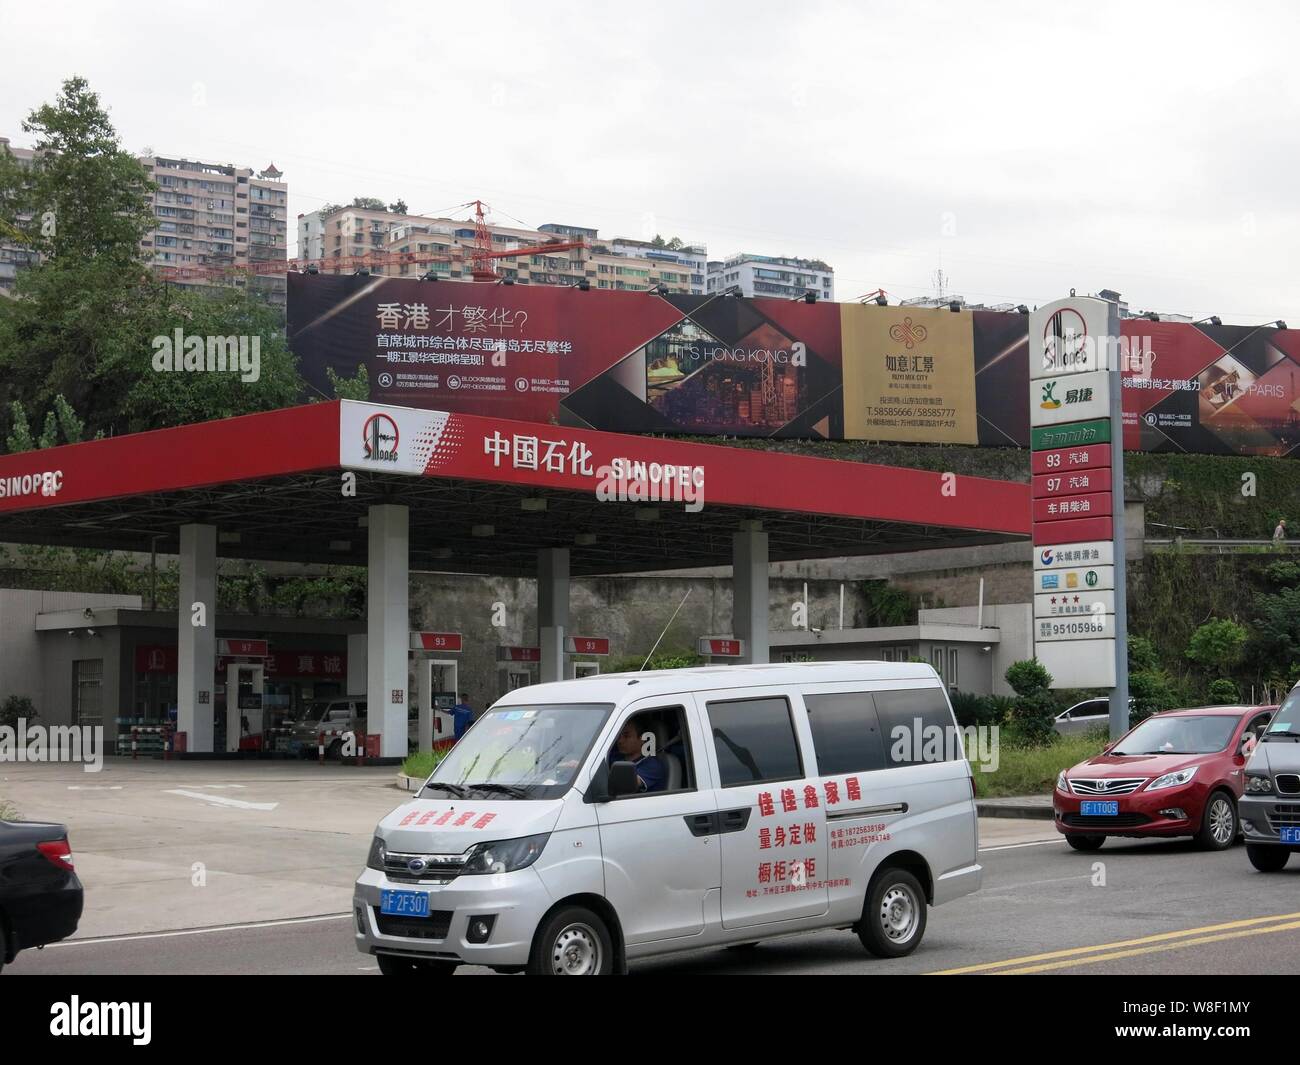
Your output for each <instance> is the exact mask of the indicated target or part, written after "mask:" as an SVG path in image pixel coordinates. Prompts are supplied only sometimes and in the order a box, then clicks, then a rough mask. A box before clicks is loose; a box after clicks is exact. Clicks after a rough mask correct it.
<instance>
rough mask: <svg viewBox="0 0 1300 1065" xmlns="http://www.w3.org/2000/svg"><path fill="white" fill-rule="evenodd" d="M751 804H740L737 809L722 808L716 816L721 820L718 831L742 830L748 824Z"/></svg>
mask: <svg viewBox="0 0 1300 1065" xmlns="http://www.w3.org/2000/svg"><path fill="white" fill-rule="evenodd" d="M752 810H753V807H752V806H742V807H740V808H739V809H737V810H723V811H722V812H721V813H720V814H719V815H718V817H719V818H720V820H721V826H720V828H719V831H720V832H742V831H744V828H745V826H746V825H748V824H749V815H750V813H751V812H752Z"/></svg>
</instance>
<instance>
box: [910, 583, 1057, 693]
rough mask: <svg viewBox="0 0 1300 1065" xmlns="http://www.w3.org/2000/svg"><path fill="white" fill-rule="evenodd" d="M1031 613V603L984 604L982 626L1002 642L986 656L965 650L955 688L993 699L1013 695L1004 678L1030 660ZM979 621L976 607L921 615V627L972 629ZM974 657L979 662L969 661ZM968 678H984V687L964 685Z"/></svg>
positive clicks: (962, 607)
mask: <svg viewBox="0 0 1300 1065" xmlns="http://www.w3.org/2000/svg"><path fill="white" fill-rule="evenodd" d="M1033 613H1034V608H1033V605H1032V604H1030V603H999V604H995V605H992V606H990V605H989V604H988V602H987V601H986V602H985V604H984V614H983V620H982V624H983V625H984V626H985V627H986V628H996V629H998V630H999V632H1000V634H1001V637H1002V638H1001V639H1000V640H999V641H998V642H997V643H995V644H991V645H990V646H991V647H992V651H990V653H989V654H987V655H985V654H983V653H982V652H979V650H978V648H976V649H974V650H972V649H970V648H966V649H964V651H965V653H964V654H963V655H962V657H961V660H960V662H959V664H958V677H957V680H958V686H959V687H960V688H961V689H962V690H963V691H972V692H978V693H980V694H993V695H1011V694H1012V691H1011V686H1010V685H1009V684H1008V683H1007V682H1006V677H1005V674H1006V671H1007V667H1008V666H1009V665H1011V663H1012V662H1018V661H1020V660H1021V659H1023V658H1029V657H1030V656H1031V655H1032V654H1033V646H1034V645H1033V631H1034V617H1033ZM978 617H979V610H978V606H961V607H945V608H942V609H935V610H924V611H922V612H921V621H922V622H923V623H927V622H935V623H939V622H943V623H947V624H955V625H971V626H973V625H975V623H976V621H977V619H978ZM974 654H978V656H979V657H978V659H974V660H973V659H972V657H971V656H972V655H974ZM968 663H969V668H971V669H972V673H971V674H966V673H965V672H964V670H965V669H966V668H967V667H968ZM968 675H970V676H972V677H974V676H982V675H987V680H986V681H985V684H986V685H987V686H986V687H978V688H977V687H976V686H975V685H974V684H973V683H967V681H966V677H967V676H968Z"/></svg>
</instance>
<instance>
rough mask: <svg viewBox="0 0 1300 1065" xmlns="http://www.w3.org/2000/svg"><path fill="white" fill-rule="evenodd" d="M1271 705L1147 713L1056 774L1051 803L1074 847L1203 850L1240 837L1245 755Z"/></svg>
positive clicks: (1219, 847)
mask: <svg viewBox="0 0 1300 1065" xmlns="http://www.w3.org/2000/svg"><path fill="white" fill-rule="evenodd" d="M1276 710H1277V707H1275V706H1205V707H1198V708H1196V709H1192V710H1170V711H1167V712H1166V713H1163V714H1155V715H1153V716H1151V717H1149V718H1147V719H1146V720H1145V721H1143V722H1141V723H1140V724H1138V725H1136V726H1135V727H1134V728H1133V729H1131V730H1130V731H1129V732H1128V733H1126V734H1125V735H1124V736H1122V737H1121V738H1120V739H1118V740H1116V741H1115V742H1114V743H1110V744H1107V746H1106V748H1105V749H1104V750H1103V751H1102V753H1101V754H1099V755H1097V756H1096V757H1095V758H1089V759H1088V760H1087V761H1086V762H1080V763H1079V764H1078V765H1076V766H1074V767H1073V768H1072V769H1067V770H1064V771H1062V773H1061V775H1060V776H1059V777H1058V778H1057V780H1056V791H1055V793H1054V795H1053V796H1052V806H1053V807H1054V810H1055V814H1056V829H1057V831H1058V832H1060V833H1061V834H1062V835H1064V836H1065V840H1066V842H1067V843H1069V845H1070V846H1071V847H1073V848H1074V849H1075V850H1080V851H1092V850H1096V849H1097V848H1098V847H1100V846H1101V845H1102V844H1103V843H1104V842H1105V841H1106V837H1107V836H1139V837H1140V836H1153V837H1169V836H1195V837H1196V839H1197V840H1198V841H1199V842H1200V844H1201V845H1202V846H1203V847H1205V848H1207V849H1209V850H1223V849H1225V848H1227V847H1231V846H1232V845H1233V844H1234V843H1235V842H1236V841H1237V837H1238V835H1239V834H1240V828H1239V825H1238V821H1237V803H1238V801H1239V800H1240V799H1241V796H1242V792H1243V791H1244V789H1245V765H1246V755H1247V753H1248V752H1249V750H1250V749H1251V748H1253V747H1254V745H1255V742H1256V741H1257V739H1258V737H1259V735H1260V734H1261V733H1263V731H1264V729H1265V728H1267V727H1268V723H1269V720H1270V719H1271V718H1272V716H1273V713H1274V711H1276Z"/></svg>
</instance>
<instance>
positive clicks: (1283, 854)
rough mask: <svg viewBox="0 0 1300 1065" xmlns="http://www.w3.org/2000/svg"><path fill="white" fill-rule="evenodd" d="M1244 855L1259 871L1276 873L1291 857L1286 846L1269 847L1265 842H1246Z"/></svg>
mask: <svg viewBox="0 0 1300 1065" xmlns="http://www.w3.org/2000/svg"><path fill="white" fill-rule="evenodd" d="M1246 857H1247V858H1249V859H1250V864H1251V865H1253V866H1254V867H1255V868H1256V869H1258V870H1259V871H1260V872H1261V873H1278V872H1281V871H1282V869H1283V867H1284V866H1285V865H1286V863H1287V859H1288V858H1290V857H1291V852H1290V851H1289V850H1288V849H1287V848H1286V847H1270V846H1269V845H1268V844H1267V843H1247V844H1246Z"/></svg>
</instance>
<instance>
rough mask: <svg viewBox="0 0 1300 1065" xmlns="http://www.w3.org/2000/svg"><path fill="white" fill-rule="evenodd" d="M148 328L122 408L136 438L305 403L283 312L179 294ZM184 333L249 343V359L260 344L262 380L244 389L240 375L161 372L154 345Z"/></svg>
mask: <svg viewBox="0 0 1300 1065" xmlns="http://www.w3.org/2000/svg"><path fill="white" fill-rule="evenodd" d="M143 325H144V329H143V331H142V334H141V336H140V340H139V342H138V343H139V349H140V350H139V354H137V355H136V356H135V357H134V358H133V359H132V360H131V363H130V366H129V369H128V370H127V372H128V374H129V384H128V387H127V388H126V390H125V395H124V396H123V398H122V401H121V416H122V417H124V418H125V422H126V424H125V426H124V428H125V429H127V430H128V431H130V432H139V431H142V430H146V429H160V428H164V427H166V426H172V425H185V424H188V423H190V422H197V421H208V420H211V419H214V418H231V417H234V416H235V415H238V414H249V413H252V412H254V411H260V410H275V409H277V408H279V407H287V406H291V405H293V404H294V403H296V402H298V401H299V397H300V396H301V395H302V391H303V387H304V386H303V382H302V378H301V377H300V376H299V375H298V362H297V358H296V356H294V354H293V353H292V352H291V351H290V350H289V345H288V341H287V340H286V339H285V336H284V331H283V328H282V325H281V322H280V312H279V311H278V310H277V309H276V308H274V307H271V306H269V305H268V304H266V303H263V302H262V301H261V300H259V299H258V298H257V297H256V296H254V295H252V294H250V293H247V292H244V291H242V290H239V289H226V290H222V291H220V292H218V293H213V294H207V293H200V292H173V293H170V294H169V298H168V299H167V301H166V303H164V304H162V305H160V306H159V307H158V308H157V309H156V310H155V313H154V315H153V316H152V319H151V321H148V322H145V323H143ZM178 328H179V329H180V330H181V331H182V333H183V334H184V335H187V336H189V335H197V336H200V337H210V336H211V337H232V336H234V337H247V338H248V349H249V354H250V355H251V353H252V350H253V341H254V340H256V341H257V345H256V346H257V351H258V360H257V366H256V370H257V379H256V380H253V381H245V380H244V379H243V378H244V375H243V374H242V373H240V372H239V371H236V370H225V371H221V370H215V371H207V370H205V371H202V372H179V373H178V372H175V371H170V372H159V371H157V370H155V369H154V367H153V356H154V348H153V346H152V344H151V343H150V340H151V338H153V337H169V336H171V334H172V333H173V332H174V330H176V329H178Z"/></svg>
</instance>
